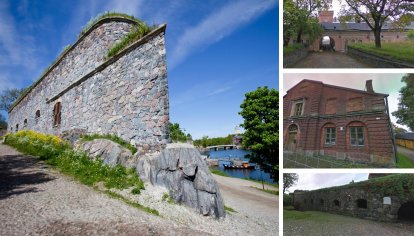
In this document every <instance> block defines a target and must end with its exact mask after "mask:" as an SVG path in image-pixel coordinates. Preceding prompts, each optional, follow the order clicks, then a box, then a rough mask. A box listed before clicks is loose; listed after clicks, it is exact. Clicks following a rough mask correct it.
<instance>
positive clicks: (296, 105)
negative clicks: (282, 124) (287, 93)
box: [290, 100, 304, 116]
mask: <svg viewBox="0 0 414 236" xmlns="http://www.w3.org/2000/svg"><path fill="white" fill-rule="evenodd" d="M303 108H304V101H303V100H299V101H295V102H293V106H292V111H291V113H290V116H301V115H303Z"/></svg>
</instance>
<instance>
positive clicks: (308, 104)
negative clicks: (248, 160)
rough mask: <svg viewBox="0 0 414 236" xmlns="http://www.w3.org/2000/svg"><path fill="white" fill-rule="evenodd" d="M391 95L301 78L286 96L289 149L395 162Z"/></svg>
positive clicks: (286, 143) (286, 145)
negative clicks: (389, 109) (389, 110)
mask: <svg viewBox="0 0 414 236" xmlns="http://www.w3.org/2000/svg"><path fill="white" fill-rule="evenodd" d="M387 97H388V95H387V94H381V93H375V92H374V90H373V88H372V81H371V80H368V81H367V82H366V91H363V90H357V89H351V88H345V87H339V86H334V85H329V84H324V83H322V82H320V81H313V80H306V79H305V80H302V81H301V82H299V83H298V84H296V85H295V86H293V87H292V88H291V89H289V90H288V91H287V94H286V95H285V96H284V97H283V145H284V147H283V148H284V150H285V151H286V152H287V153H298V154H302V155H308V156H316V155H323V156H331V157H333V158H335V159H350V160H355V161H358V162H364V163H375V164H379V165H384V166H393V165H394V163H395V158H394V145H393V142H392V138H393V137H392V130H391V123H390V120H389V115H388V108H387V107H388V102H387Z"/></svg>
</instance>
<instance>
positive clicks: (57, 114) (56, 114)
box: [53, 102, 62, 126]
mask: <svg viewBox="0 0 414 236" xmlns="http://www.w3.org/2000/svg"><path fill="white" fill-rule="evenodd" d="M61 111H62V105H61V103H60V102H57V103H56V104H55V106H54V107H53V126H58V125H60V120H61Z"/></svg>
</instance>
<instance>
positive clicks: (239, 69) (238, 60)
mask: <svg viewBox="0 0 414 236" xmlns="http://www.w3.org/2000/svg"><path fill="white" fill-rule="evenodd" d="M104 11H117V12H123V13H128V14H132V15H134V16H136V17H138V18H140V19H142V20H144V21H145V22H147V23H149V24H161V23H167V33H166V44H167V67H168V81H169V89H170V90H169V92H170V121H171V122H178V123H180V125H181V126H182V127H183V128H184V129H185V130H186V131H187V132H189V133H191V134H192V135H193V137H194V138H200V137H201V136H203V135H208V136H210V137H215V136H224V135H227V134H229V133H232V132H233V130H234V128H235V126H236V125H238V124H240V123H242V122H243V120H242V118H241V117H240V116H239V115H238V112H239V111H240V108H239V107H240V104H241V103H242V101H243V99H244V94H245V93H246V92H249V91H252V90H255V89H256V88H257V87H259V86H268V87H272V88H276V89H277V90H278V5H277V2H276V0H228V1H226V0H208V1H207V0H205V1H192V0H175V1H168V0H164V1H161V0H153V1H144V0H118V1H117V0H109V1H104V0H89V1H87V0H83V1H82V0H76V1H75V0H73V1H52V0H49V1H47V0H37V1H35V0H31V1H28V0H21V1H17V0H16V1H12V0H10V1H7V0H2V1H1V2H0V90H2V89H4V88H22V87H27V86H29V85H31V84H32V83H33V81H35V80H36V79H37V78H38V77H39V75H40V74H41V72H42V71H43V70H44V69H45V68H46V67H47V66H48V65H49V64H50V63H51V62H52V61H53V60H54V59H55V58H56V57H57V56H58V55H59V54H60V52H61V51H62V49H63V48H64V47H65V46H66V45H68V44H72V43H74V42H75V40H76V38H77V35H78V33H79V32H80V31H81V29H82V27H83V26H84V25H86V23H87V22H88V21H89V20H90V19H91V18H93V17H95V16H96V15H98V14H99V13H102V12H104ZM3 115H6V114H5V113H3Z"/></svg>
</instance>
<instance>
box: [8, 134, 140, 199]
mask: <svg viewBox="0 0 414 236" xmlns="http://www.w3.org/2000/svg"><path fill="white" fill-rule="evenodd" d="M5 144H7V145H9V146H12V147H14V148H16V149H17V150H19V151H20V152H23V153H26V154H30V155H33V156H38V157H40V159H41V160H43V161H45V162H46V163H47V164H49V165H51V166H53V167H56V168H57V169H58V170H59V171H61V172H62V173H65V174H67V175H70V176H73V177H74V178H75V179H77V180H78V181H80V182H81V183H83V184H86V185H89V186H93V185H95V184H97V183H99V182H102V183H103V184H104V185H105V187H106V188H108V189H111V188H116V189H126V188H133V189H132V192H133V193H134V194H139V193H140V190H141V189H144V182H143V181H142V180H141V179H140V178H139V176H138V175H137V173H136V172H135V170H133V169H126V168H125V167H123V166H120V165H117V166H115V167H109V166H107V165H105V164H104V163H103V162H102V161H101V160H91V159H89V157H88V156H87V155H86V153H84V152H81V151H76V150H73V149H72V148H71V146H70V145H69V144H68V143H67V142H65V141H63V140H61V139H60V138H59V137H57V136H53V135H48V134H41V133H36V132H34V131H30V130H22V131H19V132H17V133H15V134H12V133H9V134H7V135H6V138H5Z"/></svg>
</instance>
